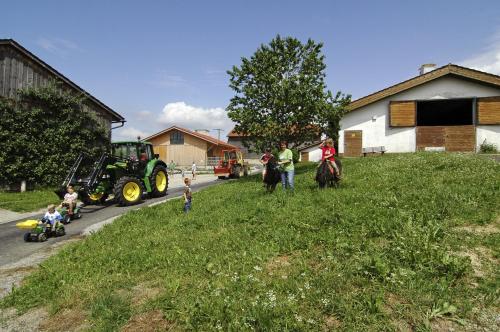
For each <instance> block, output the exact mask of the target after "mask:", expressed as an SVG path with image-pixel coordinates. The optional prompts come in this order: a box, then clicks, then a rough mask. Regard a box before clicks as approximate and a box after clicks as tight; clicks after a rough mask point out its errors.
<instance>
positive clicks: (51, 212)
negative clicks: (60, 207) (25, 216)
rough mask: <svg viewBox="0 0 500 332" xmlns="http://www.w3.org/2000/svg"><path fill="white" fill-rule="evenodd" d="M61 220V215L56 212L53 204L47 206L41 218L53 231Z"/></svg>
mask: <svg viewBox="0 0 500 332" xmlns="http://www.w3.org/2000/svg"><path fill="white" fill-rule="evenodd" d="M62 219H63V218H62V216H61V214H60V213H59V212H57V211H56V206H55V205H54V204H50V205H49V206H47V212H45V215H44V216H43V221H44V222H45V223H48V224H49V225H51V226H52V230H53V231H54V230H55V229H56V224H57V223H59V222H60V221H61V220H62Z"/></svg>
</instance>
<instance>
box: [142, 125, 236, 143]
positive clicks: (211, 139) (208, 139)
mask: <svg viewBox="0 0 500 332" xmlns="http://www.w3.org/2000/svg"><path fill="white" fill-rule="evenodd" d="M172 130H178V131H181V132H183V133H185V134H188V135H191V136H194V137H197V138H199V139H202V140H204V141H206V142H209V143H212V144H215V145H220V146H223V147H227V148H230V149H237V148H238V147H236V146H234V145H232V144H229V143H227V142H224V141H221V140H218V139H217V138H215V137H212V136H210V135H205V134H200V133H198V132H196V131H192V130H189V129H186V128H181V127H177V126H172V127H169V128H167V129H165V130H162V131H160V132H158V133H156V134H153V135H151V136H149V137H146V138H145V139H144V140H145V141H147V140H150V139H152V138H155V137H158V136H160V135H163V134H166V133H168V132H169V131H172Z"/></svg>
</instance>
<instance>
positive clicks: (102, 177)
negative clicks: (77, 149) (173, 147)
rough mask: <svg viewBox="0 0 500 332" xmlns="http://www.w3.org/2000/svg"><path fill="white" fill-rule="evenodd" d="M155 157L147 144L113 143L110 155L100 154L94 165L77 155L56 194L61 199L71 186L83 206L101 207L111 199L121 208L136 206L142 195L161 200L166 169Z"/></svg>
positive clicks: (156, 156)
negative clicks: (76, 192) (111, 196)
mask: <svg viewBox="0 0 500 332" xmlns="http://www.w3.org/2000/svg"><path fill="white" fill-rule="evenodd" d="M158 157H159V156H158V155H157V154H154V152H153V146H152V144H151V143H149V142H142V141H135V142H114V143H112V144H111V153H108V152H105V153H103V154H102V155H101V157H100V158H99V160H97V161H95V162H92V161H90V163H89V162H88V160H86V159H88V158H87V157H86V156H85V155H84V154H80V155H79V156H78V158H77V160H76V161H75V163H74V165H73V167H72V168H71V169H70V171H69V173H68V175H67V177H66V179H65V180H64V182H63V183H62V185H61V189H60V190H58V191H56V193H57V194H58V196H59V197H60V198H61V199H63V197H64V194H65V192H66V187H67V186H68V185H72V186H74V187H75V188H76V189H77V190H78V194H79V198H80V200H82V201H83V202H84V203H85V204H86V205H92V204H102V203H104V201H106V199H107V198H108V197H109V196H110V195H113V196H114V199H115V201H116V202H117V203H118V204H119V205H122V206H126V205H134V204H137V203H139V202H140V201H141V200H142V199H143V196H144V194H145V193H147V194H148V195H149V196H151V197H161V196H165V195H166V193H167V188H168V177H167V165H166V164H165V162H163V161H161V160H160V159H159V158H158Z"/></svg>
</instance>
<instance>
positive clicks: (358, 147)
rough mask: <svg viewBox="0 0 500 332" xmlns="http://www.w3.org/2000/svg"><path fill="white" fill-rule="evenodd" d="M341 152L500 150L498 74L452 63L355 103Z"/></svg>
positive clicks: (344, 124) (425, 68)
mask: <svg viewBox="0 0 500 332" xmlns="http://www.w3.org/2000/svg"><path fill="white" fill-rule="evenodd" d="M348 111H349V112H348V113H347V114H346V115H345V116H344V118H343V119H342V121H341V131H340V133H339V134H340V137H339V152H340V153H341V154H343V155H345V156H360V155H362V153H363V151H372V150H374V151H387V152H389V153H391V152H415V151H463V152H475V151H478V149H479V147H480V145H481V144H482V143H484V142H486V143H488V144H495V145H496V146H497V149H498V148H500V76H497V75H493V74H489V73H485V72H481V71H477V70H473V69H470V68H465V67H461V66H457V65H454V64H448V65H445V66H443V67H440V68H436V67H435V65H433V64H426V65H423V66H422V67H421V68H420V75H419V76H416V77H414V78H412V79H409V80H407V81H404V82H401V83H398V84H396V85H393V86H391V87H388V88H386V89H383V90H381V91H378V92H375V93H373V94H370V95H368V96H365V97H363V98H360V99H357V100H355V101H353V102H352V103H351V104H350V105H349V106H348Z"/></svg>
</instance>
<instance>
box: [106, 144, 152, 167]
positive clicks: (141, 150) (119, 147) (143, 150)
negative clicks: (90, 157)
mask: <svg viewBox="0 0 500 332" xmlns="http://www.w3.org/2000/svg"><path fill="white" fill-rule="evenodd" d="M111 156H113V157H115V158H117V159H118V160H130V161H142V162H147V161H149V160H151V159H157V156H156V155H155V153H154V152H153V146H152V145H151V144H149V143H144V142H116V143H112V144H111Z"/></svg>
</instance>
